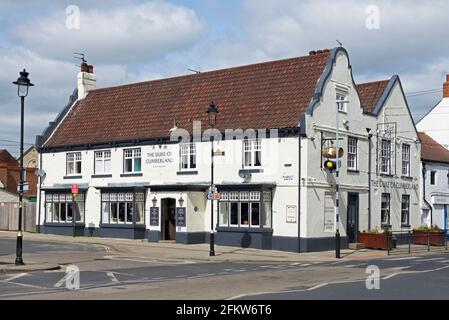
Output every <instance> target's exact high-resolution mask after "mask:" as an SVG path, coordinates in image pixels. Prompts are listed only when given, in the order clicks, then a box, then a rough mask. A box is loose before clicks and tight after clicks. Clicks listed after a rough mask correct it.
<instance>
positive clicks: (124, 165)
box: [123, 148, 142, 174]
mask: <svg viewBox="0 0 449 320" xmlns="http://www.w3.org/2000/svg"><path fill="white" fill-rule="evenodd" d="M129 151H130V152H131V153H132V155H131V156H127V155H126V153H127V152H129ZM137 152H139V154H138V156H136V153H137ZM129 159H131V171H127V170H126V160H129ZM136 159H140V171H136V168H135V166H136ZM123 173H124V174H134V173H142V148H129V149H123Z"/></svg>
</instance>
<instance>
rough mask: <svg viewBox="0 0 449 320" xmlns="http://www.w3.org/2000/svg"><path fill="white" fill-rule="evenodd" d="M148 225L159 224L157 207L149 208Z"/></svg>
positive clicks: (154, 225) (155, 225)
mask: <svg viewBox="0 0 449 320" xmlns="http://www.w3.org/2000/svg"><path fill="white" fill-rule="evenodd" d="M150 226H152V227H157V226H159V207H151V208H150Z"/></svg>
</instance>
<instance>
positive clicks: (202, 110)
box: [44, 51, 329, 147]
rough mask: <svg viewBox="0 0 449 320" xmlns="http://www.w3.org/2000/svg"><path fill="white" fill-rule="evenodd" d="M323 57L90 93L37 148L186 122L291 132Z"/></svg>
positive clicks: (160, 131)
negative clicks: (213, 108) (211, 113)
mask: <svg viewBox="0 0 449 320" xmlns="http://www.w3.org/2000/svg"><path fill="white" fill-rule="evenodd" d="M328 57H329V52H327V51H325V52H324V53H320V54H315V55H309V56H304V57H297V58H291V59H286V60H279V61H272V62H265V63H259V64H253V65H248V66H242V67H235V68H230V69H224V70H218V71H211V72H205V73H201V74H194V75H187V76H180V77H175V78H168V79H162V80H155V81H148V82H141V83H135V84H130V85H124V86H118V87H110V88H104V89H97V90H92V91H90V92H89V94H88V95H87V97H86V98H85V99H84V100H81V101H78V102H77V103H76V104H75V105H74V106H73V108H72V109H71V111H70V112H69V113H68V115H67V117H66V118H65V119H64V121H62V123H61V124H60V126H59V127H58V128H57V129H56V131H55V132H54V134H53V135H52V136H51V138H50V139H49V140H48V141H47V143H46V144H45V145H44V147H59V146H65V145H77V144H89V143H99V142H112V141H126V140H133V139H145V138H147V139H150V138H157V137H168V136H169V135H170V134H169V130H170V129H171V128H172V127H173V120H174V119H176V121H177V126H178V128H184V129H187V130H189V131H191V128H192V121H195V120H198V121H201V122H202V129H203V130H204V129H206V128H207V126H208V121H207V114H206V110H207V107H208V105H209V103H210V102H211V101H214V102H215V103H216V105H217V106H218V108H219V114H218V117H217V128H218V129H219V130H221V131H222V132H224V129H228V128H229V129H231V128H233V129H237V128H240V129H249V128H252V129H269V128H290V127H297V126H298V123H299V119H300V116H301V115H302V114H303V113H304V112H305V110H306V109H307V106H308V105H309V103H310V101H311V99H312V96H313V94H314V91H315V88H316V85H317V81H318V80H319V78H320V76H321V75H322V74H323V71H324V68H325V66H326V62H327V59H328Z"/></svg>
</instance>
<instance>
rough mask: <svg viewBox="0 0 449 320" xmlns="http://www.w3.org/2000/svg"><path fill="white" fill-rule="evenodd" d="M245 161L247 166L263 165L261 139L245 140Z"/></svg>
mask: <svg viewBox="0 0 449 320" xmlns="http://www.w3.org/2000/svg"><path fill="white" fill-rule="evenodd" d="M243 163H244V167H245V168H258V167H261V166H262V142H261V141H260V140H244V142H243Z"/></svg>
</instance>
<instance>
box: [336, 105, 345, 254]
mask: <svg viewBox="0 0 449 320" xmlns="http://www.w3.org/2000/svg"><path fill="white" fill-rule="evenodd" d="M340 103H341V104H342V105H343V103H344V102H343V101H337V110H336V111H337V116H336V127H335V139H336V141H335V148H336V151H337V152H336V153H337V158H336V169H335V258H337V259H340V190H339V189H340V179H339V174H340V155H339V153H340V152H339V151H340V129H339V128H340V123H339V122H340V110H339V106H340Z"/></svg>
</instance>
